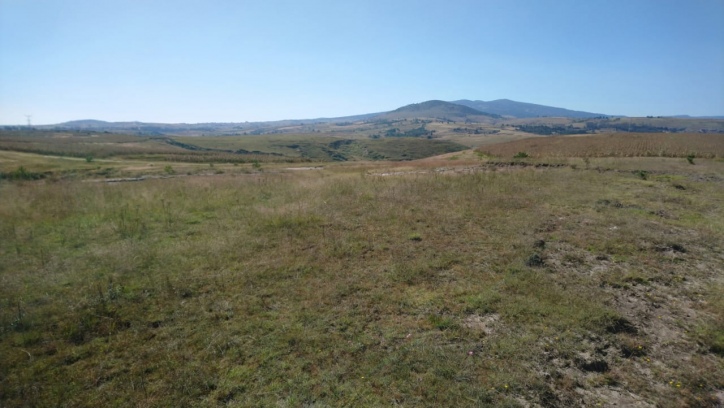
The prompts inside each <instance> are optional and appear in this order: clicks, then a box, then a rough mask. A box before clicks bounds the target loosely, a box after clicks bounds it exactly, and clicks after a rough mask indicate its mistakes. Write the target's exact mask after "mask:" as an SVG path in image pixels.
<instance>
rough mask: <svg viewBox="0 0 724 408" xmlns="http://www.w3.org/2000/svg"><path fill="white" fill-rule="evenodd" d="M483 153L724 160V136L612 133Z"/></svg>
mask: <svg viewBox="0 0 724 408" xmlns="http://www.w3.org/2000/svg"><path fill="white" fill-rule="evenodd" d="M479 151H481V152H483V153H486V154H490V155H493V156H501V157H512V156H514V155H516V154H518V153H521V152H522V153H526V154H527V155H528V156H530V157H651V156H657V157H687V156H690V155H691V156H693V157H708V158H713V157H719V158H720V157H724V135H721V134H699V133H609V134H600V135H585V136H555V137H537V138H532V139H525V140H517V141H512V142H508V143H500V144H495V145H491V146H483V147H481V148H480V149H479Z"/></svg>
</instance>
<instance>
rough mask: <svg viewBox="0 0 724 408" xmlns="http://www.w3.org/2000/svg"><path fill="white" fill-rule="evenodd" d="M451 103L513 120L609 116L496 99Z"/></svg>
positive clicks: (464, 100) (463, 100)
mask: <svg viewBox="0 0 724 408" xmlns="http://www.w3.org/2000/svg"><path fill="white" fill-rule="evenodd" d="M452 103H455V104H458V105H462V106H467V107H469V108H473V109H477V110H479V111H482V112H488V113H493V114H497V115H501V116H505V117H513V118H536V117H540V116H551V117H566V118H595V117H600V116H609V115H604V114H602V113H592V112H583V111H574V110H570V109H564V108H556V107H553V106H545V105H536V104H534V103H525V102H516V101H511V100H510V99H497V100H494V101H490V102H485V101H471V100H467V99H461V100H458V101H452Z"/></svg>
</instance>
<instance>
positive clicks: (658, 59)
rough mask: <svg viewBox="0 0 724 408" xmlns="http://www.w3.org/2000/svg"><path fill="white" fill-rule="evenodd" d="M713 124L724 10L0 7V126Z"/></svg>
mask: <svg viewBox="0 0 724 408" xmlns="http://www.w3.org/2000/svg"><path fill="white" fill-rule="evenodd" d="M501 98H507V99H513V100H517V101H522V102H531V103H539V104H544V105H552V106H558V107H564V108H569V109H576V110H585V111H592V112H597V113H606V114H622V115H629V116H645V115H674V114H690V115H724V0H688V1H685V0H675V1H670V0H624V1H620V0H602V1H599V0H548V1H546V0H535V1H534V0H530V1H519V0H436V1H427V0H416V1H413V0H292V1H276V0H236V1H221V0H217V1H214V0H203V1H186V0H164V1H162V0H45V1H42V0H0V124H20V123H25V120H26V119H25V116H24V115H26V114H32V115H33V116H32V120H33V123H34V124H51V123H59V122H63V121H68V120H76V119H100V120H108V121H130V120H139V121H146V122H186V123H196V122H243V121H263V120H277V119H303V118H316V117H336V116H344V115H354V114H362V113H371V112H379V111H386V110H391V109H395V108H397V107H400V106H402V105H406V104H409V103H415V102H422V101H425V100H429V99H442V100H455V99H480V100H486V101H487V100H493V99H501Z"/></svg>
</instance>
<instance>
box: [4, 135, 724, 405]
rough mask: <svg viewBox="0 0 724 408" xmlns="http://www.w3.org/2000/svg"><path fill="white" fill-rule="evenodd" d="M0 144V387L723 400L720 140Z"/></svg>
mask: <svg viewBox="0 0 724 408" xmlns="http://www.w3.org/2000/svg"><path fill="white" fill-rule="evenodd" d="M568 139H571V140H573V139H574V138H568ZM536 140H539V139H536ZM545 140H548V139H545ZM3 153H4V154H5V155H4V156H0V165H2V166H6V168H7V169H8V170H11V169H14V168H15V167H16V165H18V164H19V165H26V166H27V167H28V168H29V169H45V170H44V171H50V172H51V173H52V172H61V173H63V174H65V173H66V172H70V171H77V172H80V173H79V174H82V177H76V178H70V177H55V178H54V177H47V178H45V179H43V180H37V181H28V180H10V181H8V180H0V356H1V357H2V358H1V360H2V361H3V363H2V364H0V405H2V406H74V407H76V406H88V407H96V406H148V407H151V406H168V405H174V406H282V407H283V406H289V407H294V406H320V407H321V406H392V405H400V406H509V407H517V406H528V405H530V404H533V405H535V406H551V407H552V406H599V405H600V406H610V405H613V404H618V405H619V406H640V407H647V406H660V407H682V406H703V407H708V406H710V407H715V406H718V405H719V404H721V403H722V397H723V393H724V391H723V389H724V380H723V379H724V369H723V368H722V367H724V323H723V322H724V303H723V302H722V299H724V296H722V295H723V294H724V291H723V288H724V287H723V285H724V281H723V280H722V278H723V275H722V264H724V255H722V254H724V244H723V243H724V215H723V214H722V211H721V209H722V208H724V188H722V187H724V162H722V161H721V160H714V159H699V158H697V159H696V164H695V165H690V164H688V163H687V162H686V160H684V159H681V158H661V157H656V158H641V159H638V158H637V159H633V158H592V159H590V162H587V163H586V164H590V169H586V166H585V165H584V163H583V161H582V160H581V159H575V158H574V159H551V160H548V161H546V160H545V159H539V160H535V159H528V160H524V161H520V162H518V163H513V164H511V163H510V162H501V161H497V160H496V159H486V158H481V157H479V156H478V155H475V154H472V153H470V152H466V153H459V154H458V153H451V154H450V155H448V156H446V157H443V158H439V159H428V160H424V161H419V162H414V161H413V162H406V163H382V162H380V163H345V164H329V163H328V164H325V167H324V169H314V170H308V171H293V170H291V169H290V168H289V167H285V165H284V164H277V165H274V164H269V165H267V164H264V165H263V166H262V167H261V168H253V167H252V166H251V165H241V166H233V165H224V166H221V167H220V166H219V165H216V166H215V167H213V168H212V167H209V165H208V164H205V165H195V164H193V163H185V164H182V163H172V165H173V167H174V168H177V167H178V166H188V167H186V168H184V169H183V170H181V169H180V168H179V169H178V170H179V171H176V172H175V173H176V176H177V177H172V178H164V179H160V178H159V179H146V180H145V181H139V182H127V183H104V182H100V181H103V180H105V178H104V176H103V175H98V174H94V173H92V171H95V170H94V169H95V168H94V167H93V166H98V165H99V164H103V166H106V165H108V166H110V167H114V166H115V167H114V168H117V170H116V171H117V172H119V173H123V172H129V174H130V173H131V172H134V173H133V174H142V173H143V172H150V174H156V173H154V172H159V174H162V173H163V170H162V169H163V168H164V167H165V166H166V165H167V164H166V162H160V163H153V162H143V161H139V162H122V161H117V162H112V161H108V162H105V163H101V162H100V161H98V163H91V162H87V161H85V160H68V159H62V158H54V157H42V156H38V155H29V154H27V153H14V152H3ZM530 153H533V152H532V151H531V152H530ZM3 158H4V159H3ZM61 159H62V160H64V161H62V162H58V160H61ZM9 160H16V161H15V162H12V163H10V162H9ZM134 169H135V170H134ZM202 169H205V172H202ZM218 170H221V172H219V171H218ZM81 171H86V172H87V173H82V172H81ZM88 172H90V173H88ZM124 174H125V173H124ZM181 175H183V176H184V177H178V176H181Z"/></svg>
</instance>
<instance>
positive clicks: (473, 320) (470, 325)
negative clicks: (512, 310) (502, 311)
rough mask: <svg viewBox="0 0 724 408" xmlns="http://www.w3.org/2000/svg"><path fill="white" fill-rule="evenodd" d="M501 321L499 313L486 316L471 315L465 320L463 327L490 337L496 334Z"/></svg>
mask: <svg viewBox="0 0 724 408" xmlns="http://www.w3.org/2000/svg"><path fill="white" fill-rule="evenodd" d="M499 320H500V315H499V314H497V313H492V314H487V315H485V316H480V315H470V316H468V317H466V318H465V320H463V327H465V328H467V329H469V330H472V331H476V332H482V333H485V334H486V335H488V336H489V335H491V334H493V333H495V330H496V326H497V325H498V321H499Z"/></svg>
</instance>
